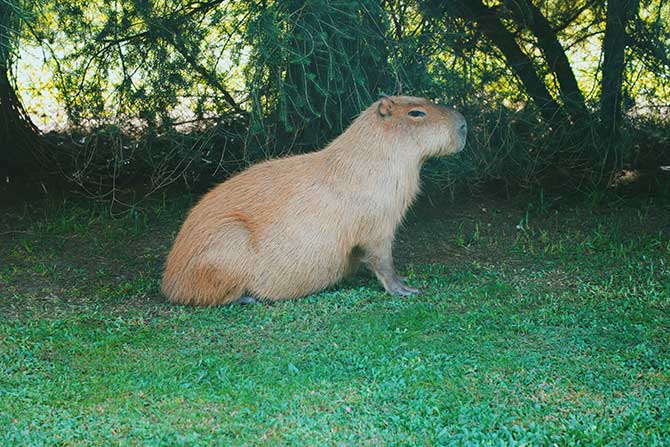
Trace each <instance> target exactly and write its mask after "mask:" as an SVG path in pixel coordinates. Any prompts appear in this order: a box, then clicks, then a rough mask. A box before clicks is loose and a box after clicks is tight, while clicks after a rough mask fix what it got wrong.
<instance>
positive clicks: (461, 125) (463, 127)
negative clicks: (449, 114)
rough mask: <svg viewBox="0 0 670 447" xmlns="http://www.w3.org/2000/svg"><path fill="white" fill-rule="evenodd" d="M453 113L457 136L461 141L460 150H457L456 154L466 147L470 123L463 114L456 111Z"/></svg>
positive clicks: (458, 145)
mask: <svg viewBox="0 0 670 447" xmlns="http://www.w3.org/2000/svg"><path fill="white" fill-rule="evenodd" d="M453 113H454V123H455V127H456V134H457V136H458V140H459V143H458V144H457V147H458V149H457V150H456V152H460V151H462V150H463V148H464V147H465V142H466V140H467V138H468V122H467V120H466V119H465V117H464V116H463V114H462V113H461V112H459V111H457V110H455V109H454V110H453Z"/></svg>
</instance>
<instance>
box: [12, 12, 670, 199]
mask: <svg viewBox="0 0 670 447" xmlns="http://www.w3.org/2000/svg"><path fill="white" fill-rule="evenodd" d="M4 1H5V3H6V2H7V1H8V0H4ZM475 3H478V2H464V1H453V2H447V3H445V2H433V1H429V0H425V1H418V0H417V1H410V2H405V1H398V0H385V1H382V2H378V1H373V0H366V1H348V0H336V1H326V0H306V1H302V0H300V1H299V0H291V1H282V2H279V1H262V2H252V1H248V0H235V1H222V0H212V1H208V2H200V1H191V0H189V1H176V0H150V1H149V0H119V1H114V2H112V1H105V0H96V1H83V0H66V1H44V2H32V3H30V7H29V8H28V7H27V6H25V5H24V7H23V10H22V11H23V12H22V14H21V15H20V17H21V22H22V23H23V24H24V25H25V26H23V27H21V28H20V33H19V34H18V38H14V40H13V43H14V45H16V44H18V45H19V46H20V48H24V49H25V51H26V52H28V51H39V52H42V53H43V56H42V57H41V59H43V60H44V69H45V70H48V72H49V73H50V76H49V77H48V78H49V81H48V82H46V84H45V85H44V88H43V89H42V90H44V91H46V92H47V93H48V94H45V95H46V97H50V98H52V99H53V100H54V101H56V102H57V103H58V104H59V105H58V107H62V108H63V109H64V110H65V112H66V117H67V122H66V123H60V124H61V125H62V127H58V126H56V129H57V130H59V135H50V136H49V138H47V141H48V142H49V143H50V144H51V145H52V146H51V147H50V149H49V150H48V151H47V154H49V156H51V157H52V159H51V160H50V164H49V167H50V168H51V167H53V166H56V169H57V170H58V171H60V173H61V174H64V175H65V176H66V177H67V178H69V179H71V180H72V181H74V182H75V183H77V184H78V185H79V186H80V187H82V188H84V190H85V191H86V192H87V193H88V194H89V195H91V196H94V197H96V198H110V197H117V196H118V194H116V192H115V191H114V190H116V191H118V192H121V190H123V189H125V188H128V189H131V186H132V185H137V183H138V182H140V183H144V185H143V187H144V188H143V190H144V191H149V192H153V191H158V190H160V189H162V188H164V187H166V186H167V185H170V184H173V183H175V182H177V181H183V182H184V183H186V184H187V185H188V186H192V185H193V183H194V182H196V181H198V180H200V181H204V182H206V183H211V182H212V181H214V180H221V179H223V178H225V177H226V176H228V175H229V174H230V173H231V172H234V171H236V170H238V169H240V168H241V167H243V166H245V165H247V164H249V163H253V162H256V161H258V160H260V159H265V158H268V157H275V156H281V155H286V154H290V153H300V152H305V151H310V150H314V149H317V148H320V147H323V146H324V145H325V144H326V143H327V142H328V141H330V140H332V139H333V138H334V137H335V136H337V135H338V134H339V133H340V132H342V130H343V129H344V128H346V127H347V125H348V124H349V123H350V122H351V120H352V119H354V118H355V116H356V114H357V113H358V112H359V111H360V110H362V109H363V108H365V107H366V106H367V105H369V103H370V102H371V101H374V100H375V99H376V98H377V97H378V96H379V94H381V93H387V94H394V93H395V94H401V93H402V94H411V95H417V96H427V97H430V98H433V99H435V100H437V101H439V102H443V103H446V104H449V105H455V106H457V107H458V108H459V109H461V110H463V111H464V112H465V113H466V117H467V118H468V120H469V121H470V123H471V126H470V128H471V129H472V131H471V133H470V135H469V141H470V143H469V145H468V147H467V149H466V151H465V152H464V153H463V154H462V155H461V156H460V157H459V158H456V159H448V160H441V161H437V162H433V163H432V164H431V165H430V166H428V167H427V172H428V174H429V176H428V178H429V179H430V182H431V186H435V187H436V188H439V189H442V190H444V189H451V190H452V192H453V190H454V188H455V187H457V186H458V185H461V186H463V185H465V186H466V187H468V188H472V187H477V186H479V185H482V184H487V183H491V182H493V183H495V184H504V185H505V187H507V188H508V189H511V190H515V189H519V188H522V189H525V188H529V187H534V186H536V185H543V184H548V183H551V182H556V180H557V179H559V180H558V181H559V182H561V183H562V182H563V181H564V180H565V179H566V178H568V179H569V182H570V184H573V185H582V184H583V183H584V182H587V183H588V182H593V183H598V182H601V183H607V180H609V179H610V178H611V177H612V176H613V175H614V173H616V171H617V170H619V169H620V168H622V167H628V168H631V167H637V166H635V163H636V162H637V160H639V159H640V157H639V152H637V151H638V150H640V149H641V150H644V148H640V147H639V145H638V146H636V145H635V142H636V141H639V140H640V139H645V140H647V141H648V140H649V136H650V135H652V134H654V133H655V132H654V131H651V129H650V128H649V126H648V125H645V126H642V127H636V126H637V124H638V123H643V122H644V123H647V124H648V123H650V122H655V123H658V126H659V129H660V128H663V127H664V126H667V122H666V121H667V120H665V121H664V119H663V116H665V115H664V113H665V112H664V110H665V109H664V107H665V105H667V101H668V99H670V90H668V87H667V86H668V85H670V84H668V82H667V78H668V76H669V74H668V73H669V71H668V70H670V66H669V65H668V46H669V44H670V28H669V25H668V23H670V20H666V19H668V18H670V4H668V3H667V2H663V1H659V0H645V1H642V2H641V3H640V4H641V6H640V10H639V14H637V15H632V19H631V21H630V24H629V26H628V27H627V28H626V32H627V35H626V40H625V43H626V53H625V54H626V66H625V67H624V71H623V72H622V76H623V85H622V87H621V92H619V93H620V94H621V95H622V97H623V101H620V102H621V104H622V112H625V115H624V118H625V119H624V120H623V121H622V124H621V126H622V129H621V132H620V133H618V134H617V136H616V138H615V139H613V140H612V139H603V137H602V135H598V134H596V131H597V130H598V127H599V119H600V118H599V114H598V108H599V107H600V100H601V96H602V92H601V85H600V82H601V80H602V75H601V73H600V71H599V70H600V67H601V65H600V58H601V47H602V40H603V32H604V31H605V20H606V14H607V12H606V8H605V7H604V2H590V1H586V0H580V1H576V2H557V1H535V0H533V2H530V3H529V1H528V0H523V1H519V2H510V1H506V0H499V1H495V2H486V3H481V5H482V7H483V8H484V9H483V11H484V12H485V13H486V14H489V15H493V16H494V18H495V20H498V21H499V22H500V23H501V24H502V31H501V30H498V31H500V32H504V33H509V37H510V38H511V39H512V42H513V43H514V45H516V46H518V50H519V52H520V56H519V54H517V56H519V57H520V58H521V59H522V60H525V61H526V62H527V63H526V64H525V65H527V68H528V73H529V74H530V75H529V76H528V77H529V78H530V79H532V78H533V77H536V78H537V79H539V83H540V84H541V86H542V89H544V90H546V92H547V94H548V95H549V96H550V98H549V99H551V100H552V102H555V103H556V104H557V106H559V109H558V110H557V111H556V114H555V116H556V118H555V119H554V118H553V115H552V116H551V117H550V119H547V113H546V110H544V108H543V105H542V104H538V103H537V98H536V97H534V96H533V94H531V93H529V89H528V85H526V83H527V82H528V79H524V78H523V76H519V74H518V70H517V71H515V70H514V69H512V68H513V67H511V66H510V65H511V64H512V63H511V62H510V60H509V59H508V58H509V56H510V54H509V53H506V52H505V48H506V47H504V46H501V45H500V44H499V42H496V40H495V36H496V34H495V33H493V34H491V33H487V29H486V26H484V25H485V23H484V22H482V23H484V25H482V24H481V23H479V22H477V20H467V17H470V16H468V15H467V14H466V13H465V12H463V11H462V10H461V9H462V8H461V9H459V5H460V6H466V7H467V6H468V5H470V6H472V5H473V4H475ZM7 4H12V5H19V3H16V2H9V3H7ZM523 5H526V7H525V8H524V6H523ZM530 6H533V7H534V9H533V8H530ZM529 11H531V12H532V11H535V13H536V14H540V15H541V17H542V18H544V20H545V21H546V22H547V24H549V25H550V26H545V28H544V29H539V33H538V28H537V27H533V26H532V25H533V23H535V22H532V20H530V19H529V17H530V18H532V17H534V16H532V15H531V16H529V15H528V14H529ZM470 14H472V11H470ZM475 18H478V19H480V21H481V17H479V16H476V15H475ZM535 18H537V17H535ZM540 28H541V27H540ZM547 30H548V31H549V32H550V34H551V33H553V35H555V39H556V43H557V44H558V48H559V53H560V52H564V55H565V57H566V59H565V60H566V61H567V64H568V66H567V68H566V67H563V69H564V71H563V72H560V71H559V70H558V69H557V68H556V64H555V63H554V62H552V61H551V60H550V58H549V55H548V53H547V51H548V49H551V48H552V47H550V46H547V43H546V42H547V39H548V38H547V37H546V36H544V35H542V34H541V32H542V31H547ZM538 35H539V36H544V37H543V38H540V37H538ZM492 36H493V37H492ZM507 49H508V50H509V47H508V48H507ZM553 49H554V50H556V48H555V47H554V48H553ZM524 58H525V59H524ZM41 59H40V61H39V62H36V63H35V64H36V65H37V64H41ZM36 65H33V66H30V67H28V68H23V70H32V71H35V70H36V69H37V66H36ZM561 74H562V76H561ZM566 74H568V75H570V74H571V75H572V78H573V80H574V81H575V85H576V87H575V88H576V89H577V90H578V91H576V92H575V91H573V92H571V93H572V94H577V96H578V100H576V102H577V103H579V104H578V106H576V107H572V108H570V107H568V108H567V109H569V110H568V112H565V110H564V108H565V107H564V106H565V104H564V103H563V102H564V100H565V97H570V94H569V92H568V93H566V92H565V89H566V86H565V85H564V81H565V79H564V78H565V76H566ZM15 75H16V78H17V85H18V90H19V93H21V94H22V96H21V98H22V99H23V100H24V101H27V104H28V108H29V110H30V111H31V112H32V113H33V116H35V115H38V114H39V113H40V111H41V108H42V107H41V106H42V105H43V104H42V105H41V104H40V103H39V101H37V100H36V101H35V102H31V100H30V99H31V98H32V99H34V97H32V96H30V95H32V94H33V93H31V91H32V90H31V89H33V88H34V86H32V85H30V83H29V82H28V83H25V82H26V81H21V80H22V79H25V78H28V77H27V76H25V72H24V73H15ZM568 78H570V76H568ZM617 104H618V103H617ZM552 113H553V112H552ZM657 130H658V129H657ZM652 146H653V147H654V148H658V147H661V144H659V142H658V141H655V142H652ZM612 152H614V153H615V154H616V157H617V158H616V162H615V163H614V164H613V165H612V166H605V165H604V161H605V160H607V159H608V157H609V154H611V153H612ZM653 154H655V163H656V165H658V164H660V163H665V161H664V160H666V159H667V156H666V154H665V153H663V152H662V151H655V152H653ZM651 155H652V152H651V151H646V153H645V157H646V158H647V159H648V160H650V163H651V159H652V158H653V157H651ZM610 159H611V157H610ZM603 180H604V182H603Z"/></svg>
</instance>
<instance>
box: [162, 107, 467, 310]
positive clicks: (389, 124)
mask: <svg viewBox="0 0 670 447" xmlns="http://www.w3.org/2000/svg"><path fill="white" fill-rule="evenodd" d="M465 135H466V124H465V118H463V115H461V114H460V113H458V112H456V111H455V110H453V109H450V108H446V107H442V106H439V105H436V104H433V103H431V102H430V101H428V100H426V99H423V98H414V97H407V96H397V97H383V98H381V99H380V100H379V101H377V102H375V103H374V104H372V105H371V106H370V107H369V108H368V109H366V110H365V111H363V112H362V113H361V115H360V116H359V117H358V118H357V119H356V120H355V121H354V122H353V123H352V124H351V126H350V127H349V128H348V129H347V130H346V131H345V132H344V133H343V134H342V135H340V136H339V137H338V138H336V139H335V140H334V141H333V142H332V143H330V144H329V145H328V146H327V147H326V148H325V149H323V150H321V151H318V152H313V153H310V154H305V155H298V156H292V157H287V158H282V159H277V160H271V161H266V162H263V163H260V164H257V165H255V166H252V167H251V168H249V169H247V170H246V171H244V172H242V173H240V174H238V175H236V176H234V177H232V178H230V179H229V180H227V181H225V182H223V183H222V184H220V185H218V186H217V187H216V188H214V189H213V190H212V191H210V192H209V193H207V194H206V195H205V196H204V197H203V198H202V199H201V200H200V202H199V203H198V204H197V205H196V206H195V207H194V208H193V209H192V210H191V211H190V213H189V215H188V217H187V218H186V221H185V222H184V225H183V226H182V228H181V230H180V231H179V234H178V235H177V239H176V241H175V243H174V246H173V247H172V250H171V252H170V254H169V256H168V259H167V266H166V268H165V273H164V275H163V284H162V290H163V293H164V294H165V295H166V296H167V298H168V299H170V300H171V301H173V302H177V303H184V304H194V305H216V304H226V303H232V302H235V301H237V300H238V299H240V298H241V297H242V296H243V295H251V296H253V297H256V298H260V299H266V300H281V299H287V298H296V297H300V296H304V295H308V294H310V293H313V292H316V291H318V290H321V289H324V288H325V287H328V286H329V285H331V284H333V283H335V282H337V281H338V280H340V279H341V278H342V277H343V276H344V275H346V274H347V273H348V272H349V271H351V269H352V267H353V266H354V265H355V264H357V262H358V261H362V262H363V263H364V264H366V265H367V266H368V267H369V268H370V269H371V270H372V271H373V272H374V273H375V274H376V275H377V277H378V278H379V280H380V282H381V283H382V285H383V286H384V287H385V288H386V290H387V291H388V292H389V293H393V294H399V295H409V294H412V293H416V292H418V290H417V289H413V288H411V287H409V286H406V285H405V284H403V282H402V281H401V280H400V278H399V277H398V276H396V274H395V272H394V269H393V258H392V255H391V249H392V245H393V239H394V235H395V232H396V228H397V227H398V225H399V224H400V222H401V221H402V219H403V216H404V215H405V212H406V211H407V208H408V207H409V206H410V205H411V203H412V201H413V200H414V198H415V196H416V194H417V192H418V191H419V187H420V185H419V171H420V169H421V165H422V163H423V162H424V161H425V160H426V159H428V158H429V157H433V156H440V155H449V154H452V153H456V152H459V151H460V150H462V149H463V146H464V145H465Z"/></svg>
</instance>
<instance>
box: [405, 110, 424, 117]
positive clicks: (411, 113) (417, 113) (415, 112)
mask: <svg viewBox="0 0 670 447" xmlns="http://www.w3.org/2000/svg"><path fill="white" fill-rule="evenodd" d="M407 114H408V115H409V116H411V117H414V118H418V117H420V116H426V112H423V111H421V110H410V111H409V112H407Z"/></svg>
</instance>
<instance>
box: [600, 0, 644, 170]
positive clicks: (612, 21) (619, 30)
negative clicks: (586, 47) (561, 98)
mask: <svg viewBox="0 0 670 447" xmlns="http://www.w3.org/2000/svg"><path fill="white" fill-rule="evenodd" d="M639 4H640V1H639V0H609V1H608V2H607V19H606V27H605V38H604V39H603V68H602V72H603V76H602V87H601V93H600V121H601V127H602V134H603V137H604V138H605V141H607V143H608V144H609V146H611V147H612V148H614V146H615V142H616V138H617V135H618V133H619V128H620V126H621V117H622V109H621V98H622V89H621V86H622V83H623V73H624V66H625V54H624V52H625V49H626V41H627V39H626V26H627V25H628V23H629V22H630V21H631V20H632V19H633V18H634V17H636V16H637V11H638V7H639ZM609 153H610V157H609V158H610V161H611V162H613V161H614V160H612V158H613V156H615V155H616V152H615V151H613V150H610V151H609Z"/></svg>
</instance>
